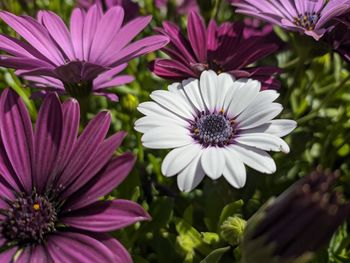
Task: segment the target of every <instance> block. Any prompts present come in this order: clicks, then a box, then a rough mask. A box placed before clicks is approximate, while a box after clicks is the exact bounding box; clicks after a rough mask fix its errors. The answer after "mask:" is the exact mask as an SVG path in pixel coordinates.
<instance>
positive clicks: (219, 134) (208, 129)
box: [190, 111, 236, 147]
mask: <svg viewBox="0 0 350 263" xmlns="http://www.w3.org/2000/svg"><path fill="white" fill-rule="evenodd" d="M235 126H236V125H235V122H234V120H233V119H229V118H227V116H225V115H224V113H223V112H222V111H220V112H218V113H216V112H214V113H209V114H206V113H204V112H202V113H200V114H199V115H198V117H196V118H195V120H194V121H193V123H192V124H191V128H190V129H191V133H192V137H193V138H194V139H195V140H196V141H198V142H200V143H201V144H202V145H203V146H205V147H208V146H220V147H223V146H225V145H228V144H230V142H231V140H232V139H233V137H234V135H235V133H236V128H235Z"/></svg>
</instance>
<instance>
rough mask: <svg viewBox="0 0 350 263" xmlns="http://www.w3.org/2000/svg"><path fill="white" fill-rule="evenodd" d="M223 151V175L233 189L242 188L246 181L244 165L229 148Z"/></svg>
mask: <svg viewBox="0 0 350 263" xmlns="http://www.w3.org/2000/svg"><path fill="white" fill-rule="evenodd" d="M224 150H225V151H224V154H225V160H226V165H225V169H224V172H223V175H224V177H225V179H226V180H227V181H228V182H229V183H230V184H231V185H232V186H233V187H235V188H242V187H243V186H244V185H245V182H246V179H247V175H246V170H245V167H244V164H243V162H242V161H241V160H240V159H239V157H238V155H237V153H236V152H235V151H233V150H231V149H230V148H224Z"/></svg>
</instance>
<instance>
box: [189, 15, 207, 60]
mask: <svg viewBox="0 0 350 263" xmlns="http://www.w3.org/2000/svg"><path fill="white" fill-rule="evenodd" d="M187 31H188V39H189V41H190V43H191V46H192V49H193V51H194V53H195V54H196V57H197V60H198V61H199V62H201V63H205V62H207V33H206V28H205V24H204V21H203V19H202V18H201V17H200V16H199V15H198V14H197V13H196V12H193V11H192V12H191V13H190V15H189V17H188V25H187Z"/></svg>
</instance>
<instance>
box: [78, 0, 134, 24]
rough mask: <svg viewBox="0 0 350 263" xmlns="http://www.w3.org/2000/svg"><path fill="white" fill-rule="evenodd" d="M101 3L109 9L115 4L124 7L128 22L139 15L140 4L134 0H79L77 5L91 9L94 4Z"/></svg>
mask: <svg viewBox="0 0 350 263" xmlns="http://www.w3.org/2000/svg"><path fill="white" fill-rule="evenodd" d="M96 3H98V4H100V5H101V6H102V7H104V8H106V9H109V8H112V7H113V6H121V7H123V9H124V11H125V13H124V23H125V22H128V21H130V20H132V19H134V18H136V17H137V16H138V15H139V9H140V7H139V5H138V4H137V3H135V2H133V1H132V0H78V1H77V5H78V6H79V7H81V8H84V9H89V8H90V7H91V6H93V5H94V4H96Z"/></svg>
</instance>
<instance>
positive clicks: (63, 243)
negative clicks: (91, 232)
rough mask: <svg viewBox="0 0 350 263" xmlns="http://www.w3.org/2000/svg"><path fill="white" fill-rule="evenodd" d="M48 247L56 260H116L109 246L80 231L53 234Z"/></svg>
mask: <svg viewBox="0 0 350 263" xmlns="http://www.w3.org/2000/svg"><path fill="white" fill-rule="evenodd" d="M47 249H48V253H49V254H50V256H51V258H52V259H53V261H54V262H84V263H97V262H101V263H102V262H103V263H113V262H114V261H113V258H114V255H113V253H112V252H111V251H110V250H109V248H108V247H106V246H105V245H104V244H103V243H101V242H100V241H98V240H96V239H94V238H92V237H90V236H88V235H84V234H80V233H74V232H64V233H57V234H54V235H51V236H50V237H49V238H48V242H47Z"/></svg>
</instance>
